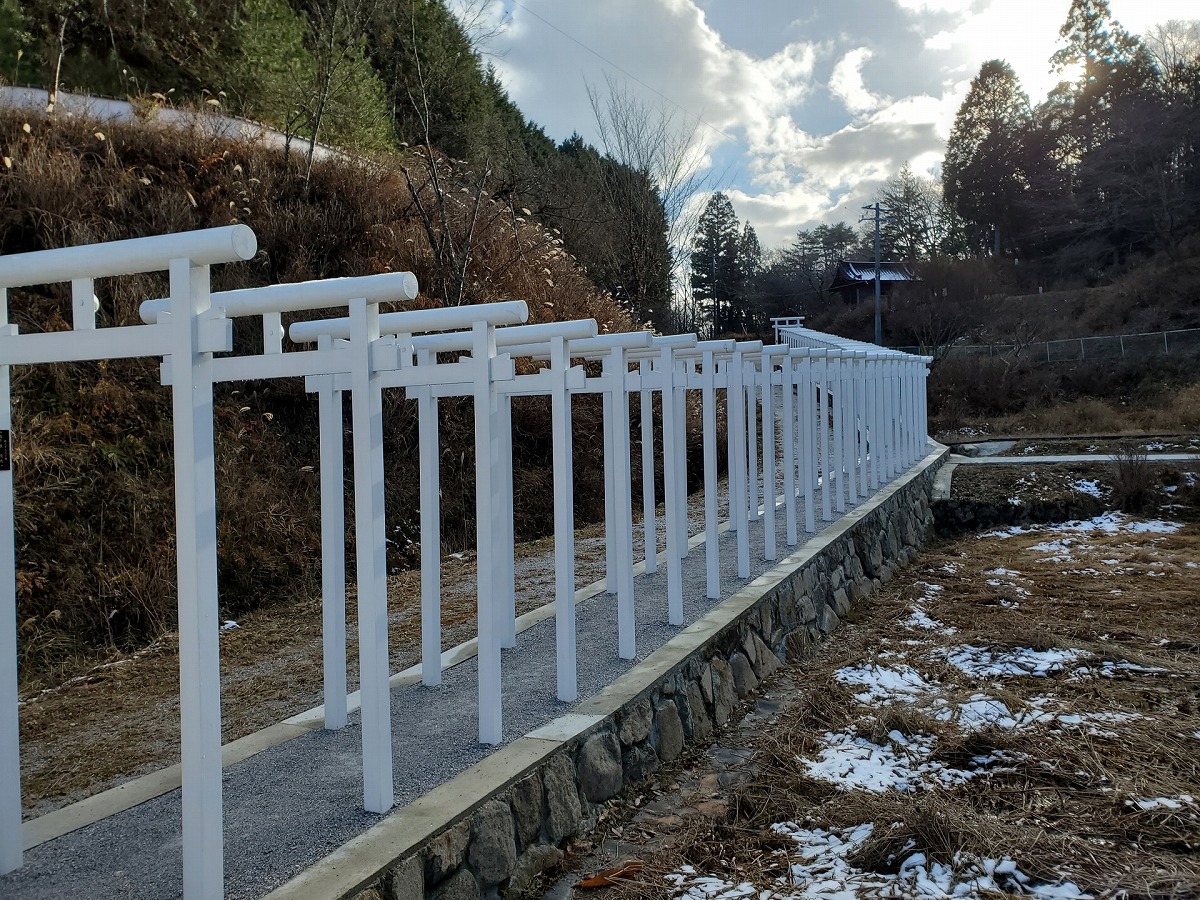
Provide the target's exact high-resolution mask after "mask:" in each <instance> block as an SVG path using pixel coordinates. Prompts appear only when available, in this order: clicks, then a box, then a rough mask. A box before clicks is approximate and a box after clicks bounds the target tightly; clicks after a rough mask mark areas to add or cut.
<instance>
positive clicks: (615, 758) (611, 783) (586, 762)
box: [579, 732, 624, 803]
mask: <svg viewBox="0 0 1200 900" xmlns="http://www.w3.org/2000/svg"><path fill="white" fill-rule="evenodd" d="M623 785H624V782H623V780H622V777H621V745H620V743H618V741H617V736H616V735H615V734H612V733H611V732H605V733H604V734H594V735H592V736H591V737H590V738H588V739H587V740H586V741H585V742H584V744H583V749H582V750H581V751H580V752H579V786H580V787H581V788H582V789H583V795H584V796H585V797H587V798H588V799H589V800H591V801H592V802H593V803H599V802H601V801H602V800H607V799H608V798H609V797H611V796H613V795H614V794H616V793H617V792H618V791H620V790H621V788H622V786H623Z"/></svg>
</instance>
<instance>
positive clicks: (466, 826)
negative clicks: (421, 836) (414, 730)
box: [422, 819, 471, 887]
mask: <svg viewBox="0 0 1200 900" xmlns="http://www.w3.org/2000/svg"><path fill="white" fill-rule="evenodd" d="M470 840H471V820H470V819H464V820H463V821H461V822H459V823H458V824H457V825H453V826H452V827H450V828H447V829H446V830H445V831H443V832H442V833H441V834H439V835H438V836H437V837H436V838H434V839H433V840H432V841H430V843H429V845H428V846H427V847H426V848H425V852H424V853H423V854H422V855H423V856H424V858H425V883H426V884H427V885H429V886H430V887H434V886H436V885H437V884H439V883H440V882H441V881H442V880H444V879H445V878H446V877H447V876H448V875H449V874H450V873H451V872H453V871H454V870H455V869H457V868H458V867H459V866H461V865H462V864H463V857H464V855H465V854H466V852H467V844H468V843H469V842H470Z"/></svg>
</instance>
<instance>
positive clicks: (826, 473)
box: [812, 350, 833, 522]
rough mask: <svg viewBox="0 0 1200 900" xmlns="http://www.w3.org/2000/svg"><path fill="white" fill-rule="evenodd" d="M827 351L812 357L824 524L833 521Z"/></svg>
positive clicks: (817, 351)
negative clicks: (816, 386)
mask: <svg viewBox="0 0 1200 900" xmlns="http://www.w3.org/2000/svg"><path fill="white" fill-rule="evenodd" d="M828 354H829V351H827V350H813V351H812V355H813V358H814V361H815V364H814V366H813V368H814V369H815V373H814V380H816V381H817V382H818V383H819V384H820V392H819V394H818V397H817V400H818V406H817V435H818V439H819V443H818V446H819V448H820V449H819V452H818V458H819V459H820V464H821V519H822V520H823V521H825V522H832V521H833V506H832V495H831V494H830V489H831V486H830V483H829V482H830V477H831V475H832V472H830V469H831V466H830V463H831V457H832V456H833V449H832V447H831V446H830V444H831V441H830V434H829V381H830V377H829V374H830V373H829V370H830V365H829V358H828Z"/></svg>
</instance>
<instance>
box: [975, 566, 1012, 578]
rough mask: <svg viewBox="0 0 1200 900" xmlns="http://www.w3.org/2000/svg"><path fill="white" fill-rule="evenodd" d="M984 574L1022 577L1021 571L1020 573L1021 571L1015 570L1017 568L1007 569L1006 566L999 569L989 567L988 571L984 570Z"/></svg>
mask: <svg viewBox="0 0 1200 900" xmlns="http://www.w3.org/2000/svg"><path fill="white" fill-rule="evenodd" d="M983 574H984V575H1011V576H1013V577H1015V578H1020V577H1021V573H1020V572H1017V571H1015V570H1013V569H1005V568H998V569H988V570H987V571H986V572H984V573H983Z"/></svg>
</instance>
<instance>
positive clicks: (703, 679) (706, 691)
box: [700, 663, 715, 704]
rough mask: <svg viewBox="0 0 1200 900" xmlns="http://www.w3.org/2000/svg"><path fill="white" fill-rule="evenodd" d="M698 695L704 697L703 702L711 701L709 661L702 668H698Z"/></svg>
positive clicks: (710, 669)
mask: <svg viewBox="0 0 1200 900" xmlns="http://www.w3.org/2000/svg"><path fill="white" fill-rule="evenodd" d="M700 695H701V696H702V697H704V702H705V703H709V704H711V703H712V702H713V699H714V696H715V695H714V694H713V671H712V666H711V665H710V664H709V663H705V664H704V668H703V669H701V670H700Z"/></svg>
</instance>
